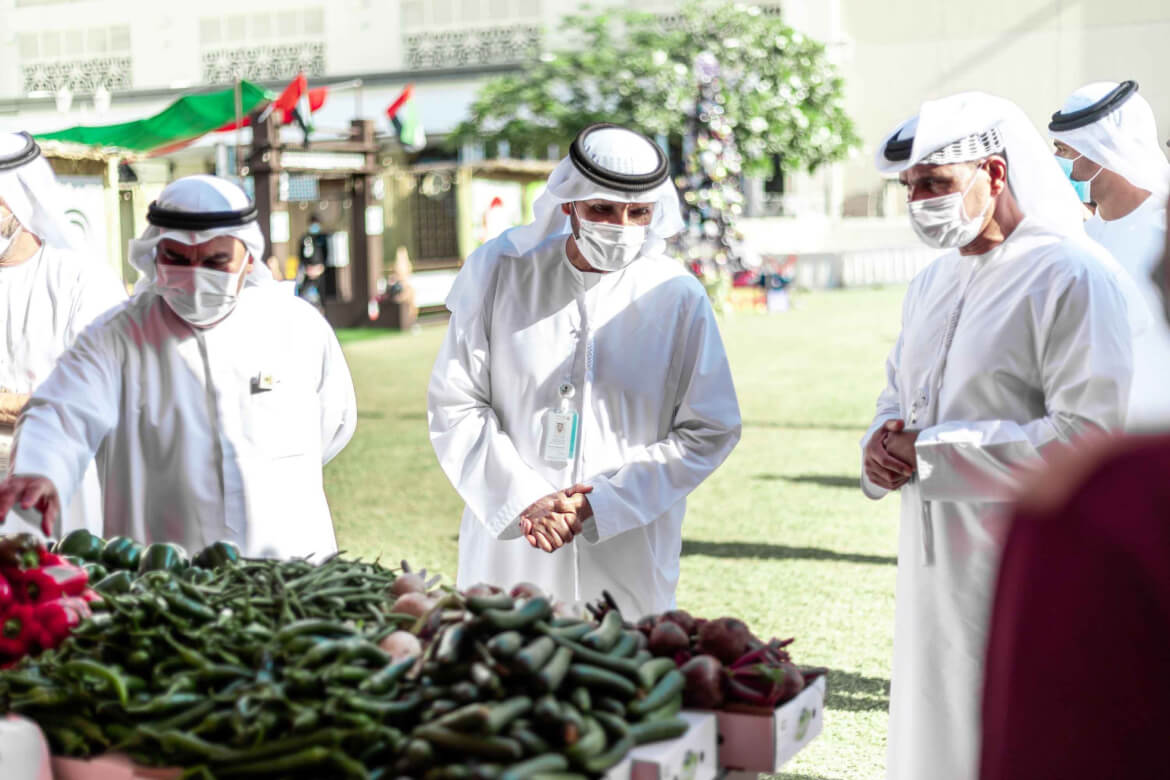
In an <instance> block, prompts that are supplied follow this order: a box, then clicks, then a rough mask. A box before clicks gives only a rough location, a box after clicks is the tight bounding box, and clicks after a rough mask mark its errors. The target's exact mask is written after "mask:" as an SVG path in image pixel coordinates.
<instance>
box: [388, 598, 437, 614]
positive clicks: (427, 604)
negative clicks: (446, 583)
mask: <svg viewBox="0 0 1170 780" xmlns="http://www.w3.org/2000/svg"><path fill="white" fill-rule="evenodd" d="M433 606H435V601H434V599H432V598H431V597H430V596H428V595H427V594H425V593H403V594H402V595H401V596H399V597H398V599H397V600H396V601H395V602H394V606H392V607H390V611H391V612H397V613H399V614H402V615H414V616H415V617H422V616H423V615H425V614H426V613H427V612H428V611H429V610H430V609H431V607H433Z"/></svg>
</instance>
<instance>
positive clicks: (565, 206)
mask: <svg viewBox="0 0 1170 780" xmlns="http://www.w3.org/2000/svg"><path fill="white" fill-rule="evenodd" d="M571 208H572V204H569V203H562V204H561V211H563V212H565V213H566V214H568V213H569V210H570V209H571Z"/></svg>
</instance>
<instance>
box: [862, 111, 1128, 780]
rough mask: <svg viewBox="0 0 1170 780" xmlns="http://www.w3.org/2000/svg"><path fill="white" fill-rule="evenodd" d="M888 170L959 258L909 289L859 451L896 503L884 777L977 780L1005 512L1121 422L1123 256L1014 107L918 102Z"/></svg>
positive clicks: (887, 148) (886, 151)
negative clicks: (1067, 452) (1055, 457)
mask: <svg viewBox="0 0 1170 780" xmlns="http://www.w3.org/2000/svg"><path fill="white" fill-rule="evenodd" d="M877 167H878V169H879V170H880V171H881V172H882V173H883V174H886V175H898V176H899V178H900V180H901V181H902V183H903V184H904V185H905V186H906V188H907V200H908V201H909V210H910V220H911V223H912V224H913V227H914V230H915V232H916V233H917V234H918V236H919V237H920V238H921V239H922V240H923V241H924V242H925V243H927V244H929V245H930V246H933V247H939V248H947V249H950V250H951V251H949V252H947V253H946V254H944V255H942V256H941V257H939V258H938V259H937V260H935V261H934V262H933V263H931V265H930V266H928V267H927V268H926V269H925V270H923V271H922V272H921V273H920V274H918V276H917V277H915V279H914V280H913V281H912V282H911V283H910V288H909V290H908V291H907V293H906V298H905V301H904V303H903V308H902V332H901V335H899V337H898V341H897V343H896V344H895V346H894V349H893V351H892V352H891V354H890V357H889V360H888V362H887V364H886V374H887V379H888V384H887V386H886V389H885V390H884V391H882V393H881V395H880V396H879V397H878V403H877V416H876V418H875V419H874V422H873V425H872V426H871V427H870V429H869V431H868V432H867V433H866V435H865V437H864V438H863V439H862V441H861V444H862V450H863V453H862V454H863V476H862V489H863V491H864V492H865V494H866V495H867V496H869V497H870V498H874V499H877V498H881V497H883V496H885V495H886V493H887V492H888V491H891V490H901V493H902V520H901V530H900V533H899V543H898V581H897V591H896V618H895V628H894V669H893V680H892V692H891V700H890V742H889V765H888V769H889V777H890V778H893V779H894V780H940V778H946V780H969V779H973V778H976V777H977V776H978V771H979V767H978V757H979V739H980V735H979V715H980V712H979V706H980V700H981V686H982V679H983V656H984V642H985V639H986V633H987V624H988V614H989V611H990V608H991V596H992V591H993V588H994V585H995V574H996V569H997V566H998V563H999V555H1000V551H1001V549H1002V544H1003V541H1004V537H1005V533H1006V530H1007V529H1006V527H1005V525H1006V522H1007V517H1006V515H1005V510H1006V509H1008V508H1009V505H1008V504H1007V503H1005V502H1007V501H1008V500H1009V498H1010V496H1011V494H1012V491H1013V490H1014V489H1015V488H1016V487H1017V486H1018V478H1019V476H1020V474H1021V471H1022V470H1023V469H1026V468H1029V467H1031V466H1035V465H1038V464H1039V463H1040V459H1041V458H1043V457H1044V455H1045V453H1046V451H1048V450H1049V448H1051V447H1054V446H1059V445H1060V444H1061V443H1063V442H1068V441H1070V440H1072V439H1073V438H1075V437H1077V436H1078V435H1079V434H1082V433H1085V432H1089V431H1103V430H1112V429H1116V428H1119V427H1120V426H1121V425H1122V423H1123V422H1124V420H1125V409H1126V400H1127V399H1128V397H1129V383H1130V376H1131V374H1132V370H1133V369H1132V349H1131V337H1130V325H1129V322H1128V319H1127V311H1126V302H1125V298H1124V295H1123V293H1122V291H1121V289H1120V287H1119V286H1118V282H1117V280H1116V278H1115V277H1114V276H1113V274H1112V273H1111V272H1110V270H1109V269H1108V267H1107V266H1108V265H1109V264H1110V262H1111V259H1110V258H1109V256H1108V254H1107V253H1106V252H1105V251H1104V250H1103V249H1102V248H1101V247H1100V246H1099V245H1098V244H1096V243H1094V242H1092V241H1090V240H1089V239H1088V238H1087V237H1086V236H1085V233H1084V228H1083V217H1082V215H1081V205H1080V203H1079V202H1078V199H1077V196H1076V194H1075V192H1074V191H1073V189H1072V188H1071V187H1069V185H1068V180H1067V178H1065V176H1064V174H1063V172H1062V171H1061V169H1060V166H1059V165H1057V162H1056V159H1055V158H1054V157H1053V156H1052V154H1051V152H1050V151H1049V150H1048V148H1047V144H1046V143H1045V142H1044V140H1043V139H1042V138H1041V137H1040V135H1039V133H1037V132H1036V130H1035V128H1033V127H1032V125H1031V124H1030V123H1029V122H1028V120H1027V118H1026V117H1025V116H1024V114H1023V112H1022V111H1020V109H1019V108H1017V107H1016V106H1015V105H1014V104H1012V103H1010V102H1009V101H1006V100H1003V99H1001V98H997V97H992V96H990V95H986V94H983V93H978V92H967V93H963V94H959V95H954V96H951V97H947V98H943V99H941V100H933V101H929V102H926V103H923V104H922V107H921V110H920V111H919V113H918V115H917V116H915V117H913V118H912V119H909V120H907V121H906V122H903V123H902V124H901V125H899V126H898V127H897V128H896V129H895V130H894V131H893V132H892V133H891V134H890V135H889V136H888V137H887V138H886V139H885V141H883V142H882V144H881V145H880V147H879V148H878V152H877Z"/></svg>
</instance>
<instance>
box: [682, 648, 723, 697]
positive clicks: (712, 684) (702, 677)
mask: <svg viewBox="0 0 1170 780" xmlns="http://www.w3.org/2000/svg"><path fill="white" fill-rule="evenodd" d="M682 673H683V677H685V678H686V681H687V685H686V688H684V689H683V704H684V705H685V706H687V707H697V708H699V709H703V710H717V709H719V708H720V707H722V706H723V666H722V664H720V663H719V659H718V658H715V657H714V656H710V655H697V656H695V657H694V658H692V659H691V660H689V661H687V662H686V663H685V664H683V666H682Z"/></svg>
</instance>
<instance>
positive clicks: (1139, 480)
mask: <svg viewBox="0 0 1170 780" xmlns="http://www.w3.org/2000/svg"><path fill="white" fill-rule="evenodd" d="M1168 205H1170V204H1168ZM1153 281H1155V283H1156V285H1157V287H1158V288H1159V293H1160V296H1159V297H1160V301H1159V307H1158V308H1159V311H1158V314H1159V317H1160V318H1162V319H1164V320H1165V321H1166V322H1168V323H1170V242H1165V239H1164V243H1163V249H1162V252H1161V259H1160V263H1159V264H1157V265H1156V266H1155V269H1154V272H1153ZM1168 650H1170V436H1168V435H1166V434H1161V435H1157V436H1130V437H1128V438H1122V439H1110V440H1099V441H1095V442H1086V443H1084V444H1083V445H1082V446H1081V447H1078V448H1077V449H1076V450H1072V449H1070V450H1069V451H1067V452H1065V453H1062V455H1061V457H1060V458H1059V460H1057V461H1056V462H1054V463H1053V464H1052V467H1051V468H1050V469H1048V470H1046V471H1045V472H1044V473H1042V474H1041V475H1040V476H1039V477H1037V478H1036V479H1035V480H1033V481H1031V482H1030V483H1029V484H1028V485H1027V486H1026V489H1025V490H1023V491H1021V498H1020V504H1019V507H1018V508H1017V510H1016V513H1015V517H1014V519H1013V521H1012V526H1011V532H1010V534H1009V535H1008V538H1007V543H1006V545H1005V546H1004V553H1003V562H1002V565H1001V567H1000V573H999V584H998V587H997V589H996V596H995V608H994V611H993V612H992V617H991V629H990V632H989V637H988V645H987V673H986V681H985V687H984V698H983V752H982V773H981V775H980V777H981V778H982V780H1034V778H1038V777H1052V778H1057V777H1058V778H1061V780H1099V779H1100V778H1106V777H1118V778H1121V777H1126V778H1129V777H1132V778H1154V777H1170V752H1168V751H1167V750H1166V734H1167V733H1168V732H1170V713H1168V712H1167V709H1166V702H1167V700H1170V664H1168V663H1167V662H1166V661H1167V652H1168Z"/></svg>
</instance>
